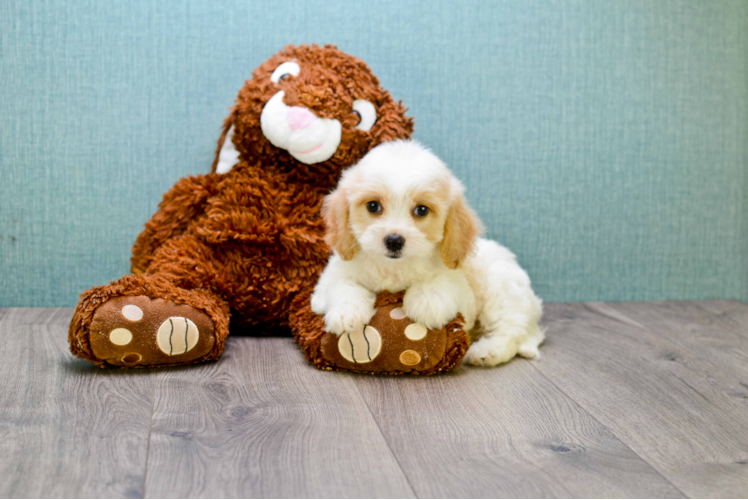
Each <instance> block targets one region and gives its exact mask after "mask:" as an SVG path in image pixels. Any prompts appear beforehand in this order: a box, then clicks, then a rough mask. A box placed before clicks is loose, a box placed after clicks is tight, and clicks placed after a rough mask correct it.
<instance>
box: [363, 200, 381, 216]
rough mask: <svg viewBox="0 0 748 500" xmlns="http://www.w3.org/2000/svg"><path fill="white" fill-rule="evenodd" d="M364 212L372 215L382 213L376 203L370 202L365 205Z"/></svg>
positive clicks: (378, 204)
mask: <svg viewBox="0 0 748 500" xmlns="http://www.w3.org/2000/svg"><path fill="white" fill-rule="evenodd" d="M366 210H368V211H369V212H371V213H373V214H378V213H379V212H381V211H382V205H381V204H380V203H379V202H378V201H370V202H369V203H367V204H366Z"/></svg>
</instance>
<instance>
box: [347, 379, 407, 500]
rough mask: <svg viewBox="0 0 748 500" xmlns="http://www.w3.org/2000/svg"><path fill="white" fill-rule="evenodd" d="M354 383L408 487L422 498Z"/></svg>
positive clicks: (359, 389)
mask: <svg viewBox="0 0 748 500" xmlns="http://www.w3.org/2000/svg"><path fill="white" fill-rule="evenodd" d="M354 384H355V385H356V390H357V391H358V394H359V396H361V400H362V401H363V402H364V404H365V405H366V409H367V410H368V411H369V415H371V419H372V420H373V421H374V423H375V424H376V425H377V429H379V434H380V435H381V436H382V439H383V440H384V442H385V444H386V445H387V449H388V450H390V454H391V455H392V458H394V459H395V463H396V464H397V466H398V467H400V472H402V473H403V477H404V478H405V481H406V482H407V483H408V487H409V488H410V491H411V492H412V493H413V498H421V497H419V496H418V493H416V489H415V488H414V487H413V483H411V482H410V478H409V477H408V474H406V472H405V469H403V465H402V464H401V463H400V459H399V458H397V454H395V452H394V451H393V450H392V446H390V442H389V440H388V439H387V436H386V435H385V434H384V431H382V427H381V426H380V425H379V420H377V417H375V416H374V412H372V411H371V406H369V402H368V401H367V400H366V398H365V397H364V394H363V393H362V392H361V388H360V387H359V386H358V383H357V382H355V381H354Z"/></svg>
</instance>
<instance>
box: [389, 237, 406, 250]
mask: <svg viewBox="0 0 748 500" xmlns="http://www.w3.org/2000/svg"><path fill="white" fill-rule="evenodd" d="M404 245H405V238H403V237H402V236H400V235H399V234H388V235H387V236H385V237H384V246H386V247H387V250H389V251H390V252H399V251H400V250H402V249H403V246H404Z"/></svg>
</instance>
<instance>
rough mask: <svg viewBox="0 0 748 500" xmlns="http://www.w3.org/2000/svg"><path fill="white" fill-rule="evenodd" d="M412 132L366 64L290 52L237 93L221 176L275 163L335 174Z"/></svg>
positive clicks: (330, 52)
mask: <svg viewBox="0 0 748 500" xmlns="http://www.w3.org/2000/svg"><path fill="white" fill-rule="evenodd" d="M412 131H413V120H412V119H411V118H407V117H406V116H405V108H404V107H403V106H402V105H400V104H399V103H396V102H395V101H394V100H393V99H392V97H391V96H390V94H389V92H387V91H386V90H384V89H382V88H381V87H380V85H379V81H378V80H377V78H376V77H375V76H374V75H373V74H372V73H371V71H370V70H369V68H368V67H367V66H366V64H365V63H364V62H363V61H361V60H359V59H357V58H355V57H352V56H349V55H348V54H345V53H343V52H341V51H339V50H338V49H336V48H335V47H332V46H325V47H318V46H299V47H293V46H291V47H287V48H286V49H285V50H283V51H282V52H280V53H278V54H276V55H275V56H273V57H271V58H270V59H268V60H267V61H265V62H264V63H263V64H262V65H261V66H260V67H259V68H257V69H256V70H255V71H254V73H253V78H252V79H251V80H248V81H247V83H246V85H245V86H244V87H243V88H242V89H241V91H240V92H239V96H238V98H237V104H236V106H235V108H234V110H233V111H232V114H231V115H230V116H229V118H228V120H227V123H226V133H225V134H224V136H225V138H226V140H225V141H224V142H223V144H222V147H221V150H220V153H219V159H218V161H217V165H216V171H217V172H218V173H225V172H227V171H229V170H230V169H231V167H232V166H233V165H234V164H236V163H237V162H238V161H239V159H247V160H250V159H252V158H273V159H274V160H275V162H274V163H275V164H276V165H278V166H281V167H282V168H284V167H285V168H286V169H295V170H310V171H313V172H318V171H320V170H326V171H328V172H334V173H337V172H340V171H341V170H343V169H344V168H347V167H349V166H350V165H352V164H354V163H356V162H357V161H358V160H359V159H361V158H362V157H363V156H364V155H365V154H366V152H367V151H369V150H370V149H371V148H373V147H374V146H376V145H377V144H380V143H382V142H385V141H390V140H394V139H402V138H407V137H410V135H411V133H412ZM222 139H223V138H222ZM229 139H230V140H229ZM234 148H235V149H234Z"/></svg>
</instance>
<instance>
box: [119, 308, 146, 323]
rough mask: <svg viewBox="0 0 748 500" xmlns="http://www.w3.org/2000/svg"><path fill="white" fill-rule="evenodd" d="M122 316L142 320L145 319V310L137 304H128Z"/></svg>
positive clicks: (131, 319)
mask: <svg viewBox="0 0 748 500" xmlns="http://www.w3.org/2000/svg"><path fill="white" fill-rule="evenodd" d="M122 316H124V317H125V318H127V319H129V320H130V321H140V320H141V319H143V310H142V309H141V308H139V307H138V306H136V305H135V304H127V305H126V306H125V307H123V308H122Z"/></svg>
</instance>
